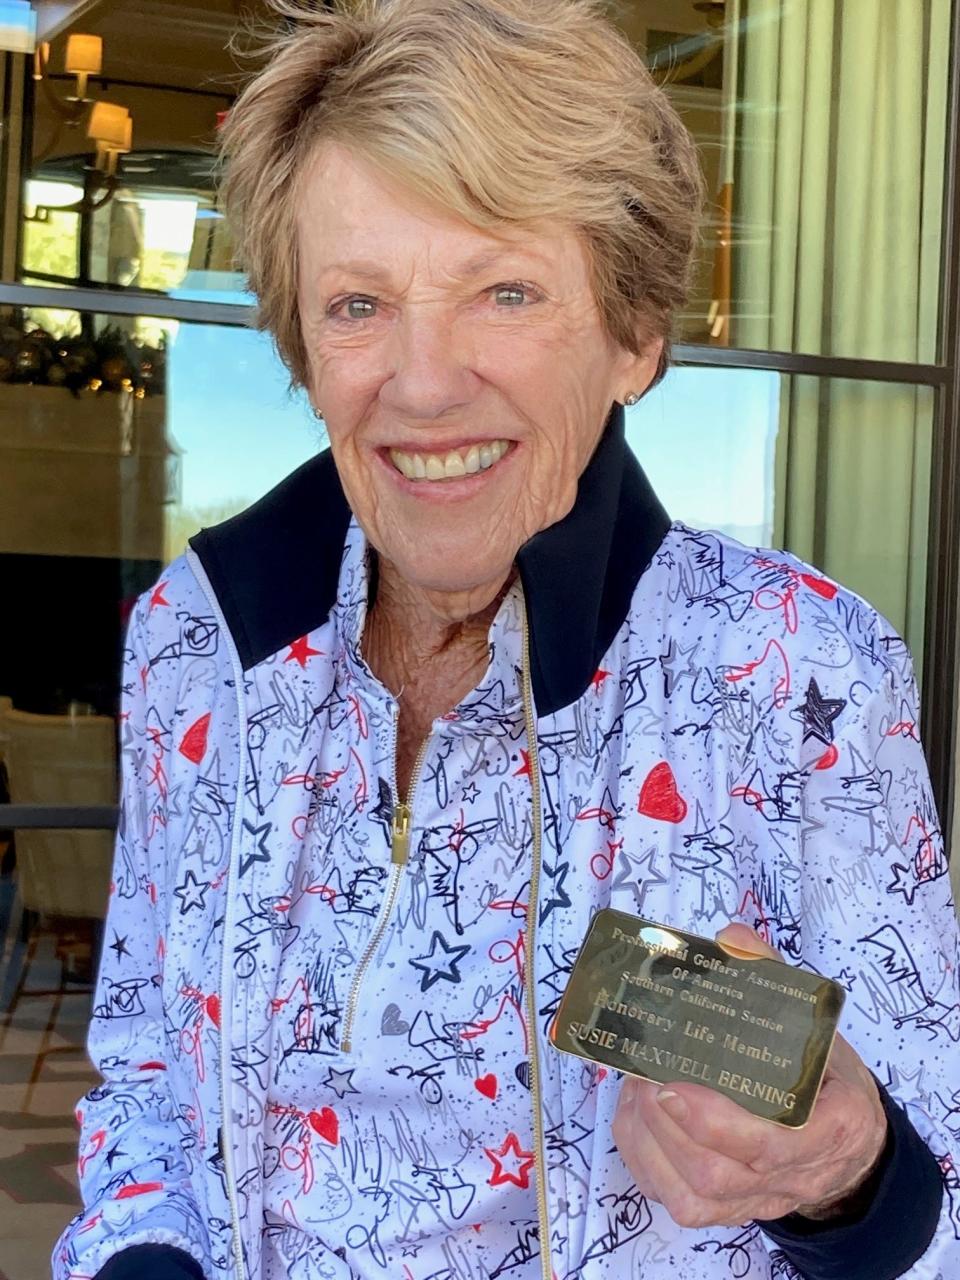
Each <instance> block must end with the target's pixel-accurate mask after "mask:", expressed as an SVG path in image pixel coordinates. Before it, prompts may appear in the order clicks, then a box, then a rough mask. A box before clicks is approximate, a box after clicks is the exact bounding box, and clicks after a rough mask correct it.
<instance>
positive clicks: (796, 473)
mask: <svg viewBox="0 0 960 1280" xmlns="http://www.w3.org/2000/svg"><path fill="white" fill-rule="evenodd" d="M935 401H936V397H935V395H934V393H933V391H932V390H931V389H930V388H929V387H914V386H906V385H903V384H896V383H880V382H856V381H853V380H848V379H842V378H829V379H821V378H812V377H800V376H794V377H783V376H781V375H780V374H776V373H769V372H765V371H762V370H752V369H710V368H698V367H688V368H674V369H672V370H671V371H670V372H669V373H668V375H667V377H666V379H665V380H664V381H663V382H662V383H661V384H660V386H659V387H656V388H655V389H654V390H653V391H652V392H651V393H650V394H649V395H648V396H647V397H645V398H644V399H643V400H641V402H640V403H639V404H638V405H637V406H636V407H635V408H633V409H631V410H629V411H628V418H627V423H628V427H627V431H628V439H629V440H630V443H631V445H632V447H633V449H634V452H635V453H636V454H637V456H638V457H639V459H640V461H641V463H642V465H643V466H644V468H645V469H646V471H647V474H648V475H649V477H650V479H651V482H652V483H653V485H654V487H655V488H656V490H657V492H658V493H659V495H660V498H661V500H662V501H663V503H664V505H665V506H666V508H667V510H668V511H669V513H670V515H671V516H672V517H673V518H674V519H679V520H683V521H684V522H685V523H687V524H689V525H692V526H693V527H694V528H702V529H716V530H718V531H719V532H721V533H724V534H726V535H728V536H729V537H733V538H737V539H739V540H740V541H742V542H745V543H747V544H748V545H757V546H761V547H763V546H772V547H784V548H786V549H787V550H789V551H792V552H793V553H794V554H796V555H798V556H800V557H801V558H802V559H804V560H806V561H808V562H809V563H812V564H814V565H815V566H817V568H819V569H822V570H823V571H824V572H825V573H828V574H829V575H830V576H831V577H832V578H835V579H836V580H837V581H839V582H841V583H842V584H843V585H844V586H845V587H849V588H850V589H851V590H853V591H855V592H857V593H858V594H859V595H862V596H864V597H865V598H866V599H867V600H868V601H869V602H870V603H871V604H872V605H873V606H874V607H875V608H877V609H879V610H880V612H881V613H882V614H884V616H885V617H886V618H888V619H889V621H890V622H891V623H892V624H893V625H894V626H895V627H896V628H897V630H898V631H899V633H900V634H901V635H902V636H904V638H905V639H906V641H907V643H908V644H909V646H910V648H911V649H912V651H913V655H914V661H915V664H916V666H917V669H918V671H919V669H920V664H921V659H922V656H923V636H924V606H925V596H926V573H927V533H928V529H927V523H928V519H929V493H930V449H931V439H932V432H933V415H934V406H935ZM691 459H695V462H694V463H693V464H691Z"/></svg>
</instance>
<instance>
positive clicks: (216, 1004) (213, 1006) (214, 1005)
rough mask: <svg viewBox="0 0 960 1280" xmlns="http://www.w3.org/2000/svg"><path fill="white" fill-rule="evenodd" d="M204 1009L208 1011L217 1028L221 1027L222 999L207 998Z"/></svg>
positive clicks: (208, 1015)
mask: <svg viewBox="0 0 960 1280" xmlns="http://www.w3.org/2000/svg"><path fill="white" fill-rule="evenodd" d="M204 1008H205V1009H206V1011H207V1017H208V1018H209V1019H210V1021H211V1022H212V1023H213V1025H214V1026H215V1027H217V1028H219V1026H220V997H219V996H207V998H206V1001H205V1002H204Z"/></svg>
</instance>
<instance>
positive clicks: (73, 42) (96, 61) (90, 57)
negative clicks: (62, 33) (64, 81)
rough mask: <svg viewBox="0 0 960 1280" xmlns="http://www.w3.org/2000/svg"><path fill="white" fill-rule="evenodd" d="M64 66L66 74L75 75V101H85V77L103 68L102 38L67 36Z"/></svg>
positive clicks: (96, 74)
mask: <svg viewBox="0 0 960 1280" xmlns="http://www.w3.org/2000/svg"><path fill="white" fill-rule="evenodd" d="M64 66H65V67H66V70H67V72H68V74H70V75H72V76H76V77H77V95H76V101H78V102H86V101H87V77H88V76H98V75H99V74H100V72H101V71H102V70H103V40H102V39H101V38H100V36H87V35H79V34H77V35H72V36H68V37H67V53H66V57H65V58H64Z"/></svg>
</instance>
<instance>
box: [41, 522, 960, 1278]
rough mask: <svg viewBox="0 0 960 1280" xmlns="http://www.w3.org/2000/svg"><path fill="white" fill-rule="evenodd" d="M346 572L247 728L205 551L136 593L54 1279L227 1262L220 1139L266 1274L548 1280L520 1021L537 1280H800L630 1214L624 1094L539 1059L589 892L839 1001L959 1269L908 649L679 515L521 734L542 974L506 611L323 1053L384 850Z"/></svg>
mask: <svg viewBox="0 0 960 1280" xmlns="http://www.w3.org/2000/svg"><path fill="white" fill-rule="evenodd" d="M367 585H368V583H367V559H366V548H365V544H364V541H363V538H362V536H361V535H360V533H359V531H358V530H357V529H356V527H353V528H352V529H351V531H350V534H349V536H348V540H347V545H346V547H345V549H344V555H343V562H342V569H341V578H340V590H339V595H338V599H337V603H336V606H335V608H334V610H333V612H332V613H331V615H330V617H329V619H328V620H327V621H326V622H325V623H324V624H323V625H322V626H320V627H318V628H317V629H316V630H314V631H313V632H311V633H310V634H309V635H307V636H304V637H302V638H300V639H299V640H297V641H296V642H295V643H293V644H291V645H290V646H289V647H288V648H285V649H284V650H283V651H281V652H279V653H276V654H274V655H273V656H272V657H271V658H269V659H267V660H265V661H263V662H262V663H260V664H259V665H258V666H256V667H255V668H254V669H252V670H250V671H248V672H246V673H245V677H244V686H243V689H242V691H240V692H242V694H243V700H244V707H245V723H243V724H242V726H241V724H240V722H239V712H238V697H237V695H238V690H237V688H236V681H235V677H234V674H233V668H232V666H231V661H230V653H231V642H230V638H229V637H228V636H226V635H224V634H223V633H222V630H221V628H220V626H219V625H218V622H217V618H216V616H215V614H216V611H215V609H214V607H213V602H212V601H211V599H210V598H209V595H208V593H209V584H206V583H205V580H204V579H203V576H202V570H201V569H200V568H199V565H198V564H197V563H196V562H195V561H194V560H193V559H187V560H182V561H179V562H177V564H175V565H174V566H173V567H172V568H171V569H170V570H169V571H168V573H167V574H166V575H165V577H164V580H163V584H162V587H163V589H162V591H154V592H153V593H152V594H150V595H148V596H145V597H144V598H143V599H142V600H141V602H140V604H139V606H138V608H137V611H136V614H135V618H134V623H133V625H132V627H131V631H130V636H129V639H128V651H127V654H126V667H125V695H126V696H125V712H124V719H123V724H122V746H123V756H124V766H125V767H124V793H123V805H122V817H121V823H120V830H119V837H118V842H117V856H116V868H115V875H114V881H113V900H112V904H111V911H110V918H109V921H108V936H114V937H119V938H122V939H123V940H124V945H123V946H116V947H114V948H109V947H108V948H107V949H106V952H105V956H104V960H103V967H102V972H101V975H100V980H99V984H98V989H97V997H96V1008H95V1016H94V1022H93V1026H92V1030H91V1040H90V1047H91V1052H92V1054H93V1055H94V1057H95V1059H96V1061H97V1062H98V1064H99V1067H100V1069H101V1072H102V1074H103V1076H104V1082H103V1084H102V1085H100V1086H98V1087H97V1088H96V1089H94V1090H93V1091H92V1092H91V1093H90V1094H88V1095H87V1097H86V1098H84V1099H83V1100H82V1102H81V1104H80V1107H79V1109H78V1114H79V1118H80V1121H81V1140H80V1160H79V1172H80V1177H81V1183H82V1187H83V1194H84V1201H85V1206H86V1207H85V1209H84V1211H83V1212H82V1213H81V1214H79V1215H78V1216H77V1218H76V1219H75V1220H74V1221H73V1223H71V1224H70V1226H69V1227H68V1228H67V1229H66V1231H65V1232H64V1234H63V1236H62V1238H61V1240H60V1242H59V1243H58V1245H57V1248H56V1253H55V1258H54V1265H55V1273H56V1276H57V1278H58V1280H67V1277H73V1278H75V1280H79V1278H80V1277H89V1276H92V1275H94V1274H95V1273H96V1271H97V1270H98V1268H99V1267H100V1266H101V1265H102V1264H103V1262H104V1261H105V1259H106V1258H107V1257H109V1256H110V1255H111V1254H112V1253H114V1252H116V1251H117V1250H118V1249H120V1248H122V1247H124V1246H125V1245H128V1244H132V1243H135V1242H137V1241H151V1240H152V1241H159V1242H167V1243H172V1244H176V1245H179V1246H180V1247H181V1248H184V1249H186V1250H188V1251H189V1252H190V1253H192V1254H193V1255H194V1256H195V1257H196V1258H197V1259H198V1261H200V1263H201V1265H202V1266H203V1267H204V1269H205V1271H206V1273H207V1274H208V1275H215V1274H221V1273H223V1274H226V1273H228V1272H231V1271H232V1269H233V1259H232V1247H231V1227H230V1223H231V1217H232V1214H231V1208H230V1205H229V1202H228V1196H227V1185H226V1177H227V1175H226V1168H225V1161H224V1153H223V1145H224V1141H225V1138H224V1134H225V1132H226V1133H228V1134H229V1141H230V1143H231V1146H232V1153H233V1166H234V1169H235V1178H236V1200H237V1212H238V1214H239V1221H240V1229H241V1239H242V1246H243V1250H244V1254H245V1262H246V1267H247V1269H248V1274H249V1275H251V1276H253V1277H257V1276H261V1275H262V1276H264V1277H265V1278H266V1280H279V1278H280V1277H283V1278H284V1280H286V1278H287V1277H290V1278H293V1280H308V1278H309V1280H315V1278H316V1280H320V1278H324V1280H351V1278H353V1277H391V1280H392V1278H395V1277H404V1280H468V1278H469V1280H473V1278H476V1280H479V1278H480V1277H509V1280H533V1278H534V1277H536V1276H538V1275H539V1263H538V1255H539V1248H540V1244H539V1241H538V1229H537V1208H536V1195H535V1161H534V1154H533V1125H532V1112H531V1107H532V1097H531V1092H530V1068H529V1043H530V1037H531V1035H537V1036H538V1037H539V1038H540V1050H541V1059H542V1065H543V1112H544V1124H545V1131H546V1156H547V1163H548V1166H549V1177H548V1202H549V1209H550V1223H551V1227H550V1231H551V1236H550V1250H551V1259H552V1264H553V1268H554V1272H555V1275H556V1277H557V1280H574V1278H575V1277H576V1278H578V1280H601V1278H611V1277H620V1276H628V1275H629V1276H635V1275H636V1276H639V1275H643V1277H644V1278H645V1280H658V1278H662V1280H667V1278H669V1280H708V1278H710V1277H717V1278H719V1277H723V1278H725V1280H729V1278H730V1277H743V1278H746V1280H760V1278H763V1280H772V1278H773V1277H774V1276H786V1275H788V1274H790V1268H789V1264H788V1263H787V1262H786V1260H785V1259H784V1257H783V1255H782V1254H778V1253H777V1252H776V1251H775V1250H771V1249H770V1248H769V1247H768V1244H767V1243H765V1240H764V1237H763V1235H762V1233H761V1232H760V1231H759V1230H758V1229H756V1228H755V1227H754V1228H736V1229H729V1230H726V1229H724V1230H716V1229H715V1230H711V1231H691V1230H683V1229H681V1228H678V1227H676V1226H675V1225H674V1224H673V1223H672V1222H671V1221H670V1219H669V1218H668V1216H667V1215H666V1214H665V1213H664V1211H663V1210H662V1209H661V1208H660V1207H659V1206H657V1205H655V1204H650V1203H647V1201H646V1200H645V1199H644V1198H643V1197H642V1196H641V1195H640V1194H639V1193H638V1192H637V1189H636V1188H635V1186H633V1185H632V1183H631V1180H630V1178H629V1175H628V1174H627V1172H626V1170H625V1167H624V1165H623V1163H622V1161H621V1160H620V1158H619V1156H618V1155H617V1153H616V1150H615V1147H614V1145H613V1143H612V1140H611V1121H612V1117H613V1111H614V1107H615V1104H616V1097H617V1092H618V1078H617V1076H616V1073H614V1072H609V1073H608V1072H604V1071H599V1070H595V1069H594V1068H592V1067H591V1066H589V1065H587V1064H584V1063H582V1062H580V1061H579V1060H576V1059H571V1058H566V1057H562V1056H560V1055H558V1054H556V1053H555V1052H554V1051H553V1050H552V1049H551V1048H550V1047H549V1046H548V1045H547V1044H546V1039H545V1036H546V1031H547V1028H548V1027H549V1024H550V1020H551V1018H552V1016H553V1014H554V1012H555V1010H556V1008H557V1004H558V1001H559V998H560V995H561V993H562V991H563V988H564V984H565V981H566V977H567V975H568V973H569V970H570V966H571V964H572V962H573V959H574V957H575V955H576V951H577V947H578V945H579V943H580V941H581V939H582V937H583V935H584V932H585V930H586V927H587V924H588V922H589V919H590V917H591V915H592V913H593V911H594V910H596V909H597V908H598V907H600V906H603V905H607V904H612V905H614V906H616V907H619V908H621V909H623V910H626V911H634V912H640V911H642V912H643V913H644V914H646V915H648V916H651V917H654V918H660V919H663V920H667V921H670V922H672V923H673V924H675V925H677V926H679V927H680V928H683V929H689V930H694V931H697V932H701V933H707V934H709V933H711V932H713V931H714V930H715V929H717V928H718V927H719V926H720V925H721V924H722V923H724V922H725V921H727V920H728V919H731V918H739V919H743V920H745V921H746V922H748V923H749V924H751V925H752V926H754V927H755V928H756V929H757V930H758V931H759V932H760V933H761V934H762V935H763V936H764V937H765V938H766V939H768V940H769V941H770V942H772V943H773V944H774V945H776V946H778V947H779V948H780V949H781V950H782V951H783V952H784V953H785V955H786V956H787V957H788V959H789V960H791V961H794V962H797V963H803V964H805V965H807V966H809V967H812V968H814V969H816V970H818V971H821V972H823V973H826V974H830V975H834V976H836V977H837V978H839V980H840V981H842V982H843V983H844V985H845V987H846V989H847V991H848V1001H847V1006H846V1013H845V1023H844V1028H843V1029H844V1032H845V1034H846V1035H847V1036H848V1038H850V1039H851V1040H852V1042H853V1043H854V1045H855V1046H856V1048H857V1049H858V1051H859V1052H860V1054H861V1055H862V1056H863V1058H864V1059H865V1061H866V1062H867V1063H868V1065H869V1066H870V1067H871V1068H872V1069H873V1070H874V1071H875V1072H876V1073H877V1075H878V1076H879V1077H880V1078H881V1079H882V1080H883V1081H884V1082H885V1083H886V1084H887V1085H888V1086H889V1088H890V1089H891V1091H892V1092H893V1093H894V1094H895V1095H896V1096H897V1097H898V1098H899V1099H900V1100H901V1101H902V1102H903V1103H904V1104H905V1105H906V1106H908V1108H909V1109H910V1114H911V1116H912V1118H913V1121H914V1123H915V1124H916V1126H917V1127H918V1128H919V1130H920V1131H921V1133H923V1135H924V1136H925V1137H926V1138H927V1140H928V1141H929V1143H930V1145H931V1147H932V1149H933V1150H934V1152H935V1154H936V1155H937V1157H938V1159H939V1160H940V1162H941V1166H942V1167H943V1169H944V1171H945V1180H946V1184H947V1190H948V1195H947V1198H946V1202H945V1210H944V1218H943V1222H942V1224H941V1227H940V1230H939V1233H938V1236H937V1238H936V1240H935V1242H934V1244H933V1245H932V1246H931V1249H930V1251H929V1252H928V1255H927V1257H926V1258H925V1259H924V1260H923V1261H922V1262H921V1263H918V1264H917V1267H916V1268H915V1269H914V1271H913V1272H911V1275H912V1276H915V1277H916V1278H917V1280H935V1277H936V1276H938V1275H941V1274H943V1275H946V1274H954V1273H955V1272H956V1273H957V1274H960V1239H958V1237H960V1211H958V1208H957V1205H958V1203H960V1193H958V1191H957V1186H956V1175H955V1173H954V1171H955V1169H956V1168H957V1155H956V1148H957V1143H958V1141H960V1081H958V1079H957V1078H956V1077H957V1064H958V1062H960V1000H958V953H957V942H956V930H955V925H954V921H953V915H952V910H951V905H950V901H949V890H948V881H947V876H946V864H945V861H944V856H943V849H942V842H941V839H940V832H939V829H938V825H937V817H936V813H935V811H934V807H933V803H932V800H931V797H930V791H929V786H928V783H927V778H926V772H925V768H924V762H923V756H922V753H921V750H920V747H919V742H918V737H917V732H916V701H915V690H914V686H913V681H912V675H911V669H910V662H909V657H908V654H907V652H906V650H905V648H904V646H903V644H902V642H901V641H900V640H899V639H898V638H897V637H896V636H895V635H894V634H893V633H892V632H891V631H890V629H889V627H887V626H886V625H885V624H884V623H883V621H882V620H881V619H879V618H878V617H877V616H876V614H875V613H874V612H873V611H872V610H871V609H869V608H868V607H867V606H866V605H865V604H864V603H863V602H862V601H860V600H859V599H857V598H856V597H854V596H852V595H850V594H849V593H846V592H844V591H842V590H841V589H839V588H837V587H836V586H835V585H834V584H833V583H831V582H828V581H827V580H825V579H824V578H822V577H821V576H820V575H818V574H816V573H814V572H813V571H812V570H810V569H809V568H808V567H807V566H805V565H802V564H800V563H799V562H797V561H795V560H793V559H791V558H790V557H788V556H785V555H778V554H775V553H771V552H764V553H759V552H754V551H751V550H748V549H746V548H742V547H739V546H738V545H736V544H734V543H731V542H728V541H725V540H724V539H722V538H719V537H717V536H715V535H710V534H703V533H697V532H694V531H692V530H689V529H687V528H685V527H684V526H682V525H675V526H673V528H672V529H671V531H670V532H669V533H668V535H667V536H666V538H665V540H664V542H663V544H662V545H661V547H660V549H659V552H658V553H657V555H656V557H655V559H654V562H653V564H652V565H651V566H650V568H649V569H648V570H647V571H646V573H644V575H643V576H642V578H641V580H640V582H639V584H638V586H637V588H636V592H635V596H634V600H633V604H632V607H631V609H630V612H629V614H628V616H627V618H626V620H625V622H624V623H623V625H622V627H621V629H620V631H619V633H618V634H617V636H616V638H615V641H614V643H613V644H612V646H611V647H610V649H609V651H608V652H607V653H606V654H605V655H604V658H603V660H602V663H601V665H600V667H599V669H598V670H597V673H596V675H595V677H594V679H593V681H592V682H591V683H590V685H589V687H588V688H587V689H586V691H585V692H584V694H583V695H582V697H581V698H580V699H578V701H577V702H576V703H575V704H573V705H572V706H569V707H567V708H565V709H563V710H562V711H560V712H558V713H556V714H554V715H551V716H542V717H541V718H540V720H539V725H538V729H539V735H538V736H539V753H540V759H541V765H542V772H543V797H542V798H543V810H544V849H543V858H544V860H543V883H542V887H541V893H540V900H539V902H538V919H539V934H538V946H537V954H536V956H535V957H528V956H526V955H525V954H524V946H523V927H524V912H525V907H526V901H527V894H528V891H529V876H530V854H531V840H532V830H531V794H530V782H531V774H530V755H529V751H530V744H529V743H528V742H527V741H526V739H525V736H524V732H523V721H522V714H521V702H520V694H519V687H518V665H519V661H520V636H521V630H520V601H519V596H518V591H519V588H518V587H516V588H514V589H513V590H512V591H511V593H510V594H509V595H508V597H507V599H506V600H505V602H504V604H503V606H502V608H501V610H500V613H499V614H498V617H497V619H496V621H495V623H494V626H493V628H492V630H491V637H490V667H489V670H488V672H487V674H486V676H485V678H484V679H483V680H482V682H481V683H480V685H479V686H478V687H477V688H476V689H475V690H474V691H473V692H472V693H471V694H469V695H468V696H467V697H466V698H465V699H464V701H463V702H462V703H461V704H460V706H458V707H457V708H456V709H455V711H454V712H452V713H451V714H450V715H448V716H447V717H445V718H444V719H443V720H442V721H440V722H438V723H437V725H436V726H435V730H436V732H435V735H434V737H433V739H432V741H431V745H430V748H429V751H428V754H427V757H426V762H425V766H424V770H423V773H422V775H421V779H420V783H419V786H418V788H417V793H416V797H415V805H414V831H413V839H412V843H411V856H410V861H409V865H408V867H407V869H406V871H405V873H404V875H403V878H402V880H401V884H400V890H399V894H398V896H397V899H396V904H395V907H394V910H393V912H392V915H391V916H390V919H389V921H388V923H387V925H386V928H385V931H384V934H383V939H382V943H381V945H380V946H379V948H378V949H377V950H376V952H375V954H373V956H372V960H371V963H370V966H369V969H368V970H367V973H366V978H365V980H364V982H363V985H362V987H361V988H360V990H359V993H358V999H357V1001H356V1008H357V1016H356V1021H355V1025H354V1027H353V1034H352V1050H351V1052H350V1053H345V1052H344V1051H343V1050H342V1048H341V1041H342V1037H343V1033H344V1019H345V1013H346V1009H347V1005H348V1001H349V997H350V991H351V986H352V984H353V983H354V980H355V978H356V975H357V969H358V965H359V963H360V958H361V956H362V955H363V954H364V951H365V949H367V947H368V944H369V942H370V939H371V936H372V935H373V932H374V930H375V928H376V927H377V921H378V918H379V916H380V913H381V911H382V908H383V904H384V896H385V894H386V893H387V890H388V882H389V878H390V865H391V864H390V823H391V816H392V808H393V793H394V783H393V754H394V745H393V744H394V712H395V704H394V703H393V700H392V699H391V698H390V697H389V695H388V694H387V693H386V691H385V690H384V689H383V688H382V687H381V686H380V685H379V684H378V683H377V682H376V681H375V680H374V679H373V677H372V675H371V674H370V672H369V670H368V669H367V667H366V666H365V664H364V662H363V660H362V658H361V655H360V648H359V645H360V637H361V634H362V629H363V621H364V614H365V607H366V606H365V602H366V599H367ZM559 642H562V641H561V640H560V638H558V643H559ZM111 931H112V932H111ZM531 961H532V962H533V967H534V969H535V974H536V993H535V1003H536V1008H537V1010H538V1023H537V1026H536V1027H530V1026H528V1025H527V1019H526V1014H525V1005H524V990H525V986H524V984H525V982H526V981H527V977H528V972H529V971H530V967H531ZM221 1037H226V1038H227V1041H228V1042H227V1043H225V1044H224V1043H222V1041H221ZM222 1062H226V1063H227V1065H228V1078H227V1079H226V1080H225V1081H222V1078H221V1064H222ZM951 1068H952V1074H951ZM221 1085H222V1086H223V1090H224V1094H225V1096H226V1098H227V1105H228V1107H229V1116H226V1117H225V1116H224V1114H223V1112H222V1105H221ZM225 1122H226V1129H225Z"/></svg>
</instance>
